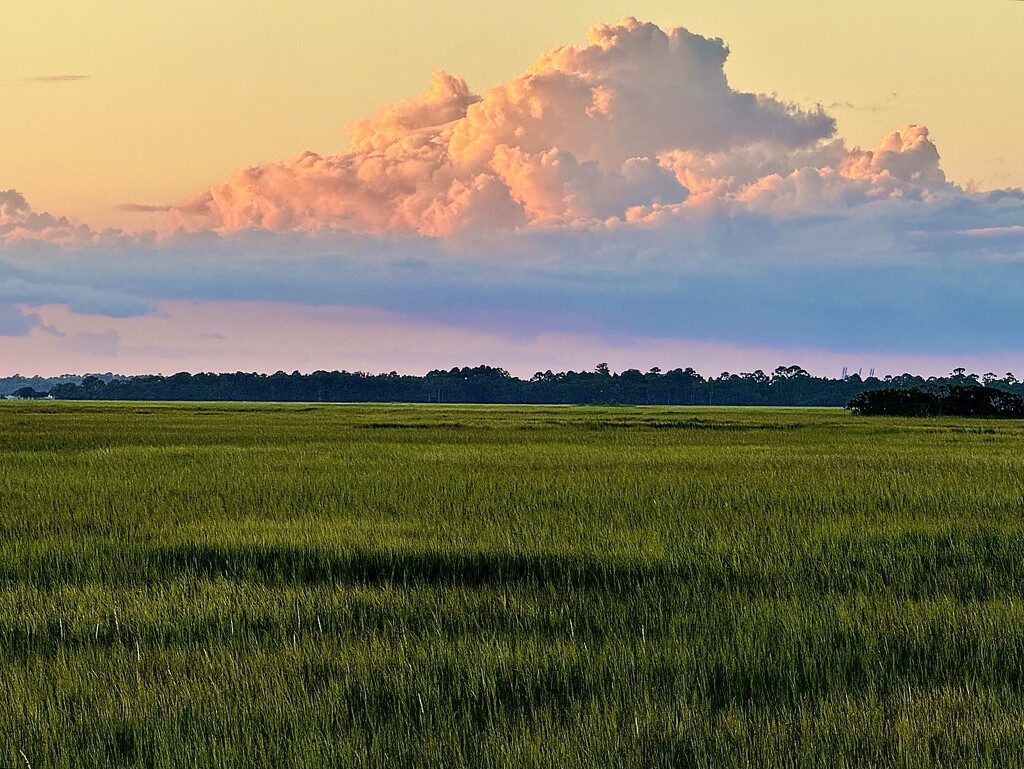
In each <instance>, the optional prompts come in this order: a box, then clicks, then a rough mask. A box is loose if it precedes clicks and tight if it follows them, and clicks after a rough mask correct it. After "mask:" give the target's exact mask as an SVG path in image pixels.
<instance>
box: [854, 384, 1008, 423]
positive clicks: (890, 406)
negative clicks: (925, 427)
mask: <svg viewBox="0 0 1024 769" xmlns="http://www.w3.org/2000/svg"><path fill="white" fill-rule="evenodd" d="M846 408H847V409H849V410H850V411H852V412H854V413H855V414H865V415H869V416H870V415H877V414H887V415H890V416H907V417H923V416H938V415H944V416H962V417H1004V418H1011V419H1021V418H1024V398H1021V397H1020V396H1019V395H1015V394H1013V393H1008V392H1006V391H1004V390H998V389H996V388H993V387H980V386H970V385H941V386H939V387H936V388H934V389H931V390H922V389H921V388H919V387H911V388H909V389H888V390H867V391H866V392H862V393H861V394H860V395H858V396H856V397H855V398H853V399H852V400H851V401H850V402H849V403H848V404H846Z"/></svg>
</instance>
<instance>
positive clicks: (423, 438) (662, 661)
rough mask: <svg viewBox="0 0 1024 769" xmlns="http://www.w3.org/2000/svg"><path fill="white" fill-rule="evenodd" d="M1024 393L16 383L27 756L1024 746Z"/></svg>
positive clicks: (901, 760) (14, 642)
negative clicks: (875, 409) (871, 395)
mask: <svg viewBox="0 0 1024 769" xmlns="http://www.w3.org/2000/svg"><path fill="white" fill-rule="evenodd" d="M1022 591H1024V424H1021V423H1019V422H1013V421H998V422H997V421H970V420H955V419H942V420H938V419H930V420H899V419H882V418H877V419H871V418H863V417H861V418H858V417H854V416H850V415H848V414H846V413H844V412H842V411H840V410H811V409H806V410H801V409H776V410H756V409H691V408H684V409H667V408H575V407H536V408H525V407H524V408H503V407H468V406H467V407H454V406H453V407H446V406H437V407H425V406H357V407H356V406H338V405H324V406H319V405H314V406H310V405H304V406H274V405H261V406H250V405H211V404H195V405H193V404H189V405H180V404H95V403H93V404H90V403H80V404H65V403H54V402H45V403H26V402H21V403H10V402H7V403H0V766H3V767H19V766H30V767H32V768H33V769H44V767H47V768H49V767H68V768H70V767H76V768H81V767H113V766H118V767H120V766H128V767H168V768H170V767H182V768H184V767H225V768H226V767H231V768H232V769H235V768H240V767H275V768H276V767H334V766H337V767H349V766H351V767H424V768H426V767H449V766H450V767H588V768H590V767H708V768H709V769H710V768H711V767H733V766H735V767H741V766H742V767H747V766H749V767H765V768H769V769H770V768H772V767H819V766H820V767H825V766H829V767H932V766H934V767H956V766H971V767H973V766H978V767H986V766H993V767H994V766H1001V767H1019V766H1022V765H1024V601H1022Z"/></svg>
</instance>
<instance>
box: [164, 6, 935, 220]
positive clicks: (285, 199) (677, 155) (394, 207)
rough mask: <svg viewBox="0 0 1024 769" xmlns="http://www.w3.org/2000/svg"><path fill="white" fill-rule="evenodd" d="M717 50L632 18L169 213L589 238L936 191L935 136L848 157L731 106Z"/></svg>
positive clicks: (819, 121) (430, 97)
mask: <svg viewBox="0 0 1024 769" xmlns="http://www.w3.org/2000/svg"><path fill="white" fill-rule="evenodd" d="M728 55H729V49H728V47H727V46H726V45H725V43H724V42H723V41H722V40H720V39H717V38H707V37H702V36H700V35H697V34H694V33H691V32H689V31H687V30H685V29H682V28H676V29H670V30H663V29H661V28H659V27H657V26H655V25H653V24H649V23H642V22H639V21H637V20H635V19H632V18H625V19H622V20H621V21H619V22H618V23H617V24H611V25H598V26H595V27H593V28H592V29H591V30H590V32H589V35H588V40H587V43H586V45H582V46H575V45H568V46H563V47H560V48H556V49H554V50H551V51H548V52H547V53H545V54H543V55H542V56H540V57H539V58H538V59H537V60H536V62H534V64H533V65H532V66H531V67H530V68H529V69H527V70H526V71H525V72H523V73H521V74H520V75H517V76H516V77H513V78H511V79H510V80H509V81H507V82H505V83H500V84H498V85H495V86H492V87H490V88H488V89H486V90H485V91H484V92H483V93H482V94H481V95H476V94H474V93H473V92H472V91H471V90H470V88H469V86H468V85H467V84H466V83H465V82H464V81H463V80H461V79H459V78H457V77H454V76H452V75H449V74H446V73H443V72H438V73H435V74H434V76H433V79H432V81H431V87H430V89H429V90H428V91H426V92H425V93H424V94H422V95H420V96H419V97H417V98H415V99H411V100H408V101H403V102H399V103H397V104H394V105H391V106H387V107H384V108H382V109H381V110H380V111H379V112H378V113H377V114H376V115H375V116H373V117H371V118H367V119H364V120H359V121H356V122H354V123H352V124H351V125H350V126H349V143H348V145H347V146H346V147H345V148H343V149H341V150H339V151H338V152H335V153H333V154H328V155H320V154H317V153H313V152H306V153H303V154H302V155H300V156H299V157H297V158H295V159H293V160H291V161H281V162H275V163H268V164H264V165H259V166H252V167H249V168H244V169H241V170H239V171H237V172H236V173H234V174H233V175H232V176H231V177H229V178H228V179H227V180H226V181H224V182H223V183H220V184H215V185H213V186H212V187H211V188H210V189H208V190H207V191H205V192H203V193H201V194H199V195H196V196H194V197H192V198H190V199H188V200H185V201H181V202H180V203H178V204H177V205H175V206H172V207H171V211H170V222H171V224H172V226H174V227H177V228H181V229H205V228H212V229H216V230H219V231H222V232H231V231H237V230H242V229H248V228H264V229H270V230H278V231H308V230H317V229H343V230H349V231H352V232H359V233H372V234H384V233H403V232H404V233H416V234H420V235H427V236H446V235H450V234H453V233H459V232H466V231H470V232H471V231H482V230H493V229H496V228H497V229H511V228H523V227H533V228H536V227H565V226H569V227H593V226H600V225H602V224H604V225H616V226H617V225H618V224H620V223H623V222H644V221H654V220H660V219H664V218H666V217H673V216H678V215H679V214H680V212H681V211H683V210H684V209H687V208H695V207H699V206H701V205H710V204H717V205H723V206H729V207H732V208H744V207H750V208H752V209H754V210H770V209H778V208H789V209H809V210H820V209H822V208H836V207H844V206H850V205H856V204H859V203H862V202H867V201H873V200H878V199H883V198H908V197H909V198H915V199H923V198H927V197H929V196H934V195H936V194H939V193H941V192H942V191H943V190H945V189H947V188H948V187H949V185H948V184H947V182H946V180H945V177H944V175H943V173H942V171H941V169H940V167H939V155H938V151H937V150H936V148H935V145H934V144H933V143H932V142H931V140H930V138H929V135H928V131H927V129H926V128H924V127H920V126H905V127H903V128H900V129H899V130H897V131H894V132H893V133H892V134H890V135H889V136H886V137H884V138H883V140H882V141H881V143H880V144H879V145H878V146H877V147H875V148H873V149H870V150H860V149H848V148H847V147H846V145H845V144H844V142H842V141H841V140H838V139H836V138H835V137H834V134H835V121H834V120H833V118H831V117H830V116H829V115H827V114H826V113H825V112H824V110H823V109H821V108H820V107H819V108H817V109H815V110H810V111H808V110H805V109H801V108H800V107H798V106H796V105H793V104H789V103H786V102H784V101H781V100H780V99H778V98H776V97H774V96H765V95H757V94H751V93H743V92H741V91H737V90H735V89H733V88H732V87H731V86H730V85H729V83H728V80H727V78H726V75H725V69H724V66H725V62H726V59H727V57H728Z"/></svg>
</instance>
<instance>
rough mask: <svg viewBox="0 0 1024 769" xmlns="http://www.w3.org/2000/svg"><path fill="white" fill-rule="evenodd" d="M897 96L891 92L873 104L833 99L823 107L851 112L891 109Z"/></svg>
mask: <svg viewBox="0 0 1024 769" xmlns="http://www.w3.org/2000/svg"><path fill="white" fill-rule="evenodd" d="M898 98H899V96H898V95H897V94H895V93H891V94H889V97H888V98H887V99H886V100H885V101H882V102H876V103H874V104H857V103H855V102H852V101H834V102H832V103H830V104H826V105H825V109H830V110H851V111H853V112H884V111H885V110H887V109H891V108H892V106H893V105H894V104H895V103H896V100H897V99H898Z"/></svg>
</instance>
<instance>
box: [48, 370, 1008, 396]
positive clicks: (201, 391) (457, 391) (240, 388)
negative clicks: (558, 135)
mask: <svg viewBox="0 0 1024 769" xmlns="http://www.w3.org/2000/svg"><path fill="white" fill-rule="evenodd" d="M943 385H946V386H960V387H971V386H984V387H986V388H996V389H999V390H1001V391H1006V392H1014V393H1016V394H1018V395H1024V382H1018V381H1017V379H1016V378H1015V377H1014V376H1013V375H1012V374H1007V375H1005V376H1004V377H1002V378H998V377H996V375H995V374H991V373H989V374H985V375H984V376H982V377H979V376H978V375H976V374H968V373H966V371H965V369H956V370H955V371H954V372H953V373H952V374H950V375H949V376H947V377H940V378H936V377H931V378H928V379H925V378H923V377H919V376H914V375H911V374H903V375H901V376H897V377H889V376H887V377H885V378H884V379H878V378H875V377H869V378H867V379H861V377H860V376H858V375H857V374H854V375H852V376H849V377H843V378H839V379H828V378H823V377H816V376H811V375H810V374H809V373H808V372H807V371H805V370H804V369H803V368H801V367H800V366H780V367H778V368H777V369H775V370H774V371H773V372H772V373H770V374H765V373H764V372H763V371H760V370H758V371H754V372H752V373H742V374H731V373H729V372H723V373H722V374H721V375H719V376H718V377H714V378H704V377H703V376H701V375H700V374H698V373H697V372H696V371H694V370H693V369H692V368H685V369H684V368H675V369H672V370H670V371H662V370H661V369H658V368H653V369H651V370H650V371H647V372H646V373H645V372H641V371H638V370H636V369H628V370H626V371H623V372H621V373H614V372H612V371H611V370H610V369H609V368H608V366H607V364H604V363H601V364H599V365H598V366H597V367H596V368H595V369H594V370H593V371H567V372H563V373H557V374H556V373H552V372H551V371H544V372H538V373H536V374H534V375H533V376H532V377H531V378H530V379H528V380H524V379H519V378H517V377H514V376H511V375H510V374H509V373H508V372H507V371H505V370H504V369H501V368H492V367H490V366H477V367H475V368H453V369H450V370H448V371H444V370H440V369H437V370H434V371H431V372H429V373H428V374H426V375H424V376H409V375H401V374H397V373H395V372H392V373H390V374H367V373H363V372H354V373H350V372H347V371H316V372H314V373H312V374H300V373H298V372H294V373H292V374H286V373H284V372H282V371H279V372H277V373H276V374H255V373H243V372H238V373H234V374H188V373H180V374H174V375H173V376H158V375H147V376H136V377H127V378H113V379H107V378H101V377H93V376H87V377H85V378H84V379H82V381H81V382H80V383H75V382H63V383H60V384H57V385H55V386H54V387H52V388H51V389H50V391H49V393H50V395H51V396H52V397H54V398H58V399H66V400H164V401H295V402H318V401H320V402H407V403H537V404H540V403H565V404H609V403H621V404H641V405H643V404H647V405H704V406H707V405H713V406H845V405H846V404H847V403H849V402H850V401H851V399H853V398H855V397H857V396H859V395H861V394H862V393H864V392H866V391H869V390H877V389H910V388H914V387H916V388H919V389H924V388H935V387H938V386H943Z"/></svg>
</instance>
